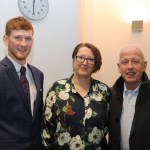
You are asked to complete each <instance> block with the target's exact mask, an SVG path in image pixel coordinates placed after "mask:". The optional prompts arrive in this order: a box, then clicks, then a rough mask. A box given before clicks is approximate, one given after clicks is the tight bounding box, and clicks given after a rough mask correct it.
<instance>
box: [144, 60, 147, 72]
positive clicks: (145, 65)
mask: <svg viewBox="0 0 150 150" xmlns="http://www.w3.org/2000/svg"><path fill="white" fill-rule="evenodd" d="M146 67H147V61H145V62H144V71H146Z"/></svg>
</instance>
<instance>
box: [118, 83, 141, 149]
mask: <svg viewBox="0 0 150 150" xmlns="http://www.w3.org/2000/svg"><path fill="white" fill-rule="evenodd" d="M138 91H139V86H138V87H137V88H136V89H135V90H133V91H132V90H127V88H126V86H125V85H124V92H123V107H122V114H121V120H120V124H121V150H129V137H130V131H131V126H132V122H133V117H134V113H135V103H136V98H137V95H138Z"/></svg>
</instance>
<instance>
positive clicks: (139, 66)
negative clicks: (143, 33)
mask: <svg viewBox="0 0 150 150" xmlns="http://www.w3.org/2000/svg"><path fill="white" fill-rule="evenodd" d="M146 66H147V62H146V61H145V60H144V58H143V54H142V53H141V51H140V50H139V49H138V48H136V47H128V48H126V49H123V50H122V51H121V53H120V62H119V63H118V69H119V72H120V73H121V75H122V77H123V79H124V81H125V85H126V87H127V89H130V90H134V89H135V88H136V87H137V86H138V85H139V83H140V81H141V76H142V74H143V72H144V71H145V70H146Z"/></svg>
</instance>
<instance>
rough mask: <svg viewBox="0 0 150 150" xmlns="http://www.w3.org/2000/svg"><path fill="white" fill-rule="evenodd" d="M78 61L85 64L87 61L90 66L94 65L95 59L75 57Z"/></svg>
mask: <svg viewBox="0 0 150 150" xmlns="http://www.w3.org/2000/svg"><path fill="white" fill-rule="evenodd" d="M75 58H76V61H78V62H82V63H83V62H84V61H85V60H86V61H87V63H88V64H91V65H94V63H95V59H94V58H85V57H83V56H75Z"/></svg>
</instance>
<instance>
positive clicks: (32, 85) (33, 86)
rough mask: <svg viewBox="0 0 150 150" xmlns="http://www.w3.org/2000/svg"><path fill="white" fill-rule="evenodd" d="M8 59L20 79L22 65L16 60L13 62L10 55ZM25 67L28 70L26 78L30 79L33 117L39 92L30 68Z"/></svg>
mask: <svg viewBox="0 0 150 150" xmlns="http://www.w3.org/2000/svg"><path fill="white" fill-rule="evenodd" d="M7 57H8V58H9V59H10V61H11V62H12V63H13V65H14V67H15V69H16V72H17V74H18V77H19V78H20V68H21V65H20V64H19V63H17V62H16V61H15V60H13V59H12V58H11V57H10V56H9V55H7ZM23 66H24V67H25V68H26V77H27V79H28V82H29V86H30V100H31V112H32V115H33V109H34V102H35V99H36V95H37V90H36V86H35V83H34V79H33V76H32V73H31V70H30V69H29V67H27V63H25V64H24V65H23Z"/></svg>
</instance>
